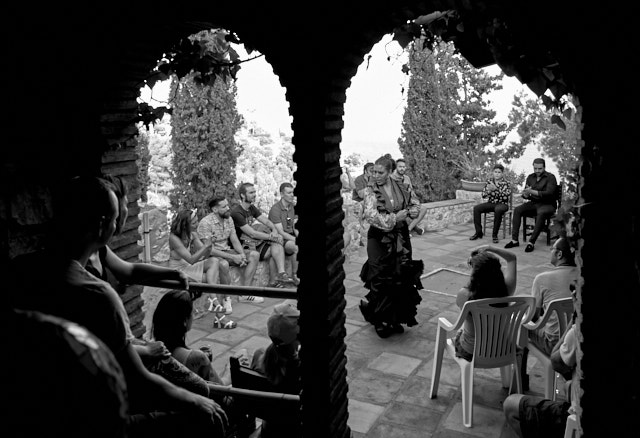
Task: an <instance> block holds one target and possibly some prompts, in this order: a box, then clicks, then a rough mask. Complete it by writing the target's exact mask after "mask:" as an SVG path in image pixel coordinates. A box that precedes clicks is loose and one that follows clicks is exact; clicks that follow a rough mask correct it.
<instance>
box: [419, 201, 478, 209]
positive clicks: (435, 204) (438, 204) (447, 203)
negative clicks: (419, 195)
mask: <svg viewBox="0 0 640 438" xmlns="http://www.w3.org/2000/svg"><path fill="white" fill-rule="evenodd" d="M474 202H475V201H472V200H469V199H447V200H445V201H434V202H425V204H426V205H427V209H432V208H440V207H448V206H452V205H460V204H471V203H474Z"/></svg>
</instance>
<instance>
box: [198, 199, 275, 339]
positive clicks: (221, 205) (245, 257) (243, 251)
mask: <svg viewBox="0 0 640 438" xmlns="http://www.w3.org/2000/svg"><path fill="white" fill-rule="evenodd" d="M209 209H211V213H209V214H208V215H206V216H205V217H203V218H202V220H201V221H200V223H199V224H198V235H199V236H200V238H201V239H210V240H211V242H212V245H211V256H212V257H217V258H218V260H219V270H220V283H221V284H231V275H230V273H229V267H230V266H237V267H240V268H244V272H243V273H242V276H241V277H240V285H241V286H251V282H252V281H253V276H254V274H255V273H256V269H257V268H258V258H259V254H258V252H257V251H256V250H253V249H250V248H244V247H243V246H242V243H241V242H240V240H239V239H238V236H237V234H236V230H235V227H234V224H233V219H231V211H230V210H229V201H227V199H226V198H225V197H223V196H217V197H215V198H213V199H212V200H211V201H209ZM229 244H231V246H229ZM241 298H244V299H245V300H247V301H252V302H256V303H262V302H263V301H264V298H262V297H254V296H252V295H250V296H244V297H241ZM224 307H225V310H226V313H227V314H229V313H231V311H232V307H231V299H230V298H229V296H225V297H224ZM222 318H224V317H222ZM222 318H220V319H222ZM234 327H235V322H233V321H226V322H225V323H224V324H221V327H220V328H234Z"/></svg>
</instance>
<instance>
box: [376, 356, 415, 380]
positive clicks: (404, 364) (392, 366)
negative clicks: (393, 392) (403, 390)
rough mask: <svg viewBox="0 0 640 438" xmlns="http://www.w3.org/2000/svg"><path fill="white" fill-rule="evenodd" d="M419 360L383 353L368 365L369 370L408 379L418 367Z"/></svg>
mask: <svg viewBox="0 0 640 438" xmlns="http://www.w3.org/2000/svg"><path fill="white" fill-rule="evenodd" d="M420 362H421V361H420V359H415V358H413V357H409V356H403V355H400V354H393V353H387V352H384V353H382V354H381V355H379V356H378V357H376V358H375V359H374V360H373V361H371V363H370V364H369V368H371V369H374V370H378V371H380V372H383V373H391V374H396V375H398V376H402V377H408V376H409V375H410V374H411V373H413V371H414V370H415V369H416V367H417V366H418V365H420Z"/></svg>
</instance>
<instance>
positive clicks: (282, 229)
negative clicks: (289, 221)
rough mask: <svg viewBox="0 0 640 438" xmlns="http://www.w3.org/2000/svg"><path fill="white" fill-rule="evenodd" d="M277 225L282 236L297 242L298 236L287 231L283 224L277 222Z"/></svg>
mask: <svg viewBox="0 0 640 438" xmlns="http://www.w3.org/2000/svg"><path fill="white" fill-rule="evenodd" d="M275 226H276V230H278V233H280V235H281V236H282V238H283V239H284V240H285V241H286V240H292V241H293V243H296V236H293V235H291V234H289V233H287V232H286V231H285V230H284V228H283V227H282V224H275ZM293 232H294V233H295V232H296V230H295V229H294V230H293Z"/></svg>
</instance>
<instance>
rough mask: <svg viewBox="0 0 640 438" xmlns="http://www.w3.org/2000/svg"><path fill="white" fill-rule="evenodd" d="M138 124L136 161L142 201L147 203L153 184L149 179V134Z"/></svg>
mask: <svg viewBox="0 0 640 438" xmlns="http://www.w3.org/2000/svg"><path fill="white" fill-rule="evenodd" d="M140 125H141V123H139V124H138V136H137V137H136V141H137V144H136V153H137V154H138V158H137V159H136V165H137V166H138V175H137V178H138V184H139V185H140V201H142V202H147V190H149V185H150V183H151V181H150V178H149V162H150V161H151V154H150V153H149V132H148V131H147V130H146V129H142V127H141V126H140Z"/></svg>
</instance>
